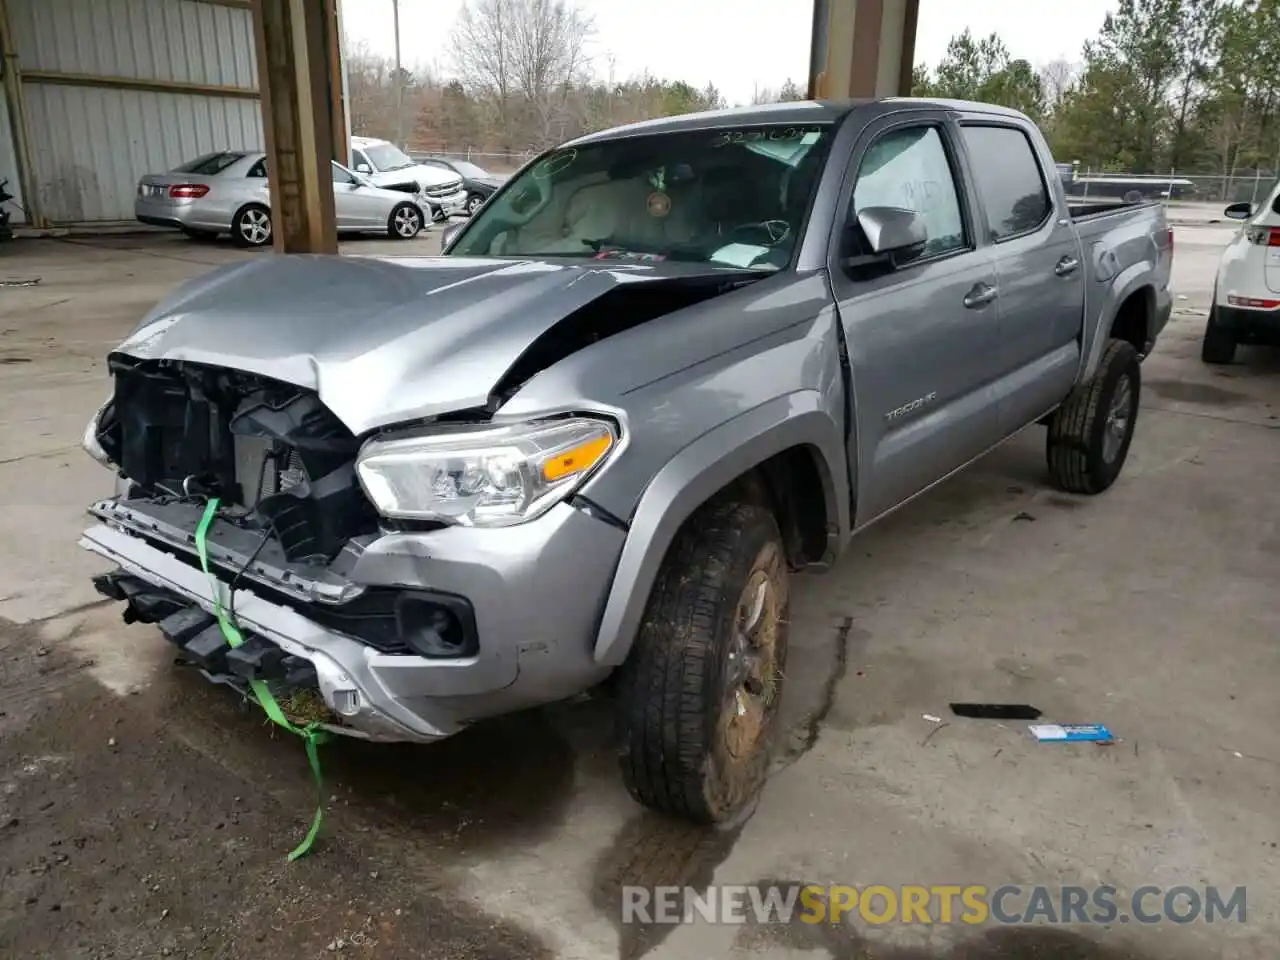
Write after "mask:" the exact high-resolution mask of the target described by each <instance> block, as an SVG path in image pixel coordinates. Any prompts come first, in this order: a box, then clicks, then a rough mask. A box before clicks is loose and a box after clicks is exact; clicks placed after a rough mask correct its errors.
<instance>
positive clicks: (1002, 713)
mask: <svg viewBox="0 0 1280 960" xmlns="http://www.w3.org/2000/svg"><path fill="white" fill-rule="evenodd" d="M951 712H952V713H954V714H955V715H956V716H957V717H970V718H971V719H974V720H1039V719H1040V711H1039V710H1038V709H1036V708H1035V707H1033V706H1031V705H1030V704H1028V703H953V704H951Z"/></svg>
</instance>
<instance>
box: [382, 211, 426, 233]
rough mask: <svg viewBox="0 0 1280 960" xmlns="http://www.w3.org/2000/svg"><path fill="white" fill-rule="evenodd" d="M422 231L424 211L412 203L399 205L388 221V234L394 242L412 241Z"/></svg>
mask: <svg viewBox="0 0 1280 960" xmlns="http://www.w3.org/2000/svg"><path fill="white" fill-rule="evenodd" d="M421 231H422V211H421V210H419V209H418V208H417V207H416V206H414V205H413V204H412V203H397V204H396V206H395V209H394V210H392V211H391V216H390V217H389V218H388V219H387V233H389V234H390V235H391V239H393V240H412V239H413V238H414V237H416V236H417V235H418V234H419V233H420V232H421Z"/></svg>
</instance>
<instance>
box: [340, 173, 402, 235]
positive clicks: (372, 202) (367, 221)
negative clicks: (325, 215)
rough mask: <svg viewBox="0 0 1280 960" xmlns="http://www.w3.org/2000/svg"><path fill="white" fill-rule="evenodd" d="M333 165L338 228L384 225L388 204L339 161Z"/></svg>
mask: <svg viewBox="0 0 1280 960" xmlns="http://www.w3.org/2000/svg"><path fill="white" fill-rule="evenodd" d="M332 166H333V215H334V220H335V222H336V223H337V226H338V229H339V230H368V229H370V228H372V227H379V226H382V225H384V224H385V222H386V220H385V218H384V217H383V216H382V213H383V208H384V207H385V206H386V204H385V203H383V201H382V200H381V199H380V198H377V197H376V195H375V194H374V192H373V191H372V190H370V189H369V188H368V187H365V186H363V185H361V184H360V182H359V181H358V180H357V179H356V178H355V177H354V176H353V175H352V174H351V173H350V172H349V171H348V170H346V169H344V168H343V167H341V166H339V165H338V164H337V163H334V164H333V165H332ZM388 212H389V211H388Z"/></svg>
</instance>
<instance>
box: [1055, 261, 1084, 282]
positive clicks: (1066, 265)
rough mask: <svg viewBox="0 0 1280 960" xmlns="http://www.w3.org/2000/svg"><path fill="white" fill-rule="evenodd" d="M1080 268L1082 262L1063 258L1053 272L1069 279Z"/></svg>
mask: <svg viewBox="0 0 1280 960" xmlns="http://www.w3.org/2000/svg"><path fill="white" fill-rule="evenodd" d="M1079 267H1080V261H1079V260H1077V259H1076V258H1075V257H1063V258H1062V259H1061V260H1059V261H1058V263H1057V265H1056V266H1055V267H1054V268H1053V272H1054V273H1056V274H1057V275H1058V276H1060V277H1069V276H1071V274H1073V273H1075V272H1076V270H1078V269H1079Z"/></svg>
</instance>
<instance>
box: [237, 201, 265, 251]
mask: <svg viewBox="0 0 1280 960" xmlns="http://www.w3.org/2000/svg"><path fill="white" fill-rule="evenodd" d="M231 239H232V240H233V241H234V242H235V244H236V246H239V247H265V246H266V245H267V244H268V243H270V242H271V211H270V210H268V209H267V208H266V207H264V206H262V205H261V204H259V203H251V204H249V205H248V206H245V207H241V208H240V209H239V210H238V211H236V215H235V217H233V218H232V220H231Z"/></svg>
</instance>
